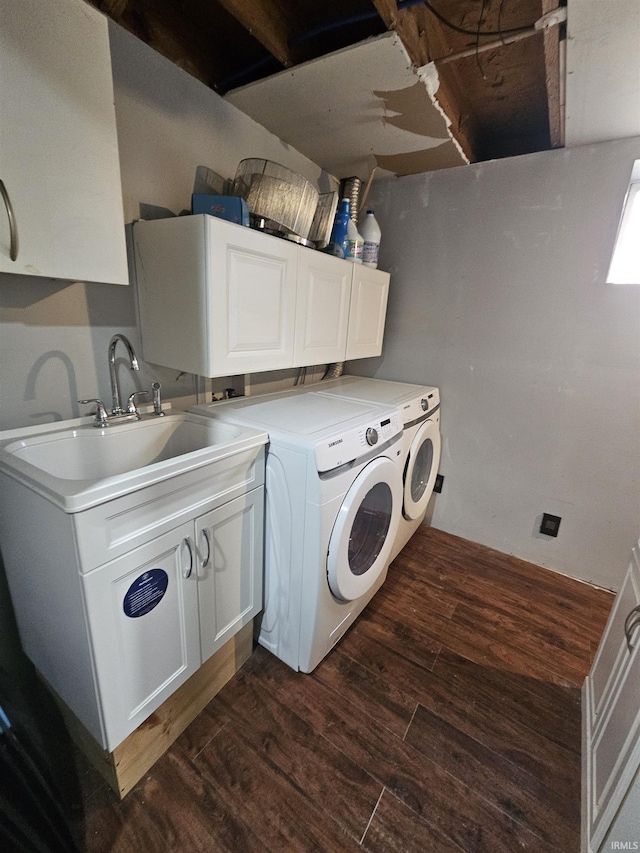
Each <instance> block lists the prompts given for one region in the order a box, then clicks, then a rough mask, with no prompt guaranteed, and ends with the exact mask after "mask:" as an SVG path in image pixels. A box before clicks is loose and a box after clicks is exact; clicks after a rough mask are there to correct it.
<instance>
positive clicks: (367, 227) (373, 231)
mask: <svg viewBox="0 0 640 853" xmlns="http://www.w3.org/2000/svg"><path fill="white" fill-rule="evenodd" d="M360 233H361V234H362V239H363V240H364V246H363V249H362V263H363V264H364V265H365V266H367V267H377V266H378V252H379V250H380V238H381V236H382V232H381V231H380V226H379V225H378V223H377V222H376V218H375V216H374V215H373V210H367V215H366V216H365V218H364V222H363V223H362V225H361V226H360Z"/></svg>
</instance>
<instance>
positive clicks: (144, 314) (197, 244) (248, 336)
mask: <svg viewBox="0 0 640 853" xmlns="http://www.w3.org/2000/svg"><path fill="white" fill-rule="evenodd" d="M134 243H135V258H136V271H137V280H138V303H139V307H140V326H141V332H142V349H143V351H144V357H145V359H146V360H147V361H151V362H153V363H154V364H162V365H164V366H165V367H174V368H177V369H179V370H184V371H187V372H188V373H196V374H199V375H201V376H231V375H235V374H238V373H247V372H250V371H255V370H277V369H278V368H283V367H291V365H292V363H293V341H294V322H295V310H296V258H297V250H298V247H297V246H296V245H294V244H293V243H290V242H288V241H287V240H280V239H278V238H277V237H268V236H266V235H264V234H261V233H259V232H257V231H253V230H251V229H249V228H245V227H243V226H242V225H235V224H233V223H229V222H225V221H222V220H220V219H215V218H214V217H212V216H206V215H204V214H202V215H200V216H179V217H173V218H171V219H156V220H153V221H151V222H144V221H140V222H136V224H135V226H134Z"/></svg>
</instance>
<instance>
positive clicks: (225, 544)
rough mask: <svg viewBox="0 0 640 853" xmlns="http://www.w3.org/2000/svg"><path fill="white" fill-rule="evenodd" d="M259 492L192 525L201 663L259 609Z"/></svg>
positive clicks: (261, 513)
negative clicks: (196, 568) (195, 546)
mask: <svg viewBox="0 0 640 853" xmlns="http://www.w3.org/2000/svg"><path fill="white" fill-rule="evenodd" d="M263 518H264V496H263V489H255V490H254V491H253V492H249V494H247V495H243V496H242V497H241V498H236V500H234V501H230V502H229V503H228V504H225V505H224V506H222V507H220V508H219V509H214V510H213V512H210V513H207V515H204V516H202V517H201V518H199V519H198V520H197V521H196V541H197V542H198V545H199V554H200V559H199V561H198V609H199V617H200V618H199V625H200V650H201V658H202V663H204V662H205V661H206V660H208V659H209V658H210V657H211V655H212V654H214V653H215V652H217V651H218V649H219V648H221V647H222V646H223V645H224V644H225V643H226V642H227V640H228V639H229V637H231V636H232V635H233V634H235V633H236V632H237V631H238V630H239V629H240V628H242V626H243V625H246V623H247V621H248V620H249V619H253V617H254V616H255V615H256V614H257V613H258V612H259V611H260V609H261V607H262V542H263V533H264V525H263Z"/></svg>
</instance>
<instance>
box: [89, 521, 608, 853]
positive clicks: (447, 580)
mask: <svg viewBox="0 0 640 853" xmlns="http://www.w3.org/2000/svg"><path fill="white" fill-rule="evenodd" d="M612 602H613V596H612V595H611V594H610V593H607V592H604V591H602V590H598V589H594V588H592V587H590V586H588V585H586V584H582V583H579V582H577V581H573V580H570V579H568V578H565V577H563V576H561V575H557V574H554V573H553V572H549V571H546V570H544V569H541V568H538V567H537V566H534V565H531V564H529V563H525V562H522V561H521V560H517V559H515V558H512V557H508V556H505V555H503V554H500V553H498V552H496V551H492V550H489V549H488V548H484V547H482V546H480V545H475V544H472V543H470V542H466V541H464V540H462V539H458V538H456V537H453V536H450V535H448V534H445V533H442V532H440V531H437V530H433V529H426V528H423V529H422V530H421V531H420V532H419V533H418V534H417V535H416V536H415V537H414V538H413V539H412V540H411V542H410V543H409V545H408V546H407V547H406V548H405V550H404V551H403V552H402V554H400V556H399V557H398V558H397V559H396V560H395V562H394V563H393V564H392V566H391V568H390V570H389V577H388V580H387V582H386V583H385V585H384V586H383V587H382V589H381V590H380V592H379V593H378V595H377V596H376V597H375V598H374V599H373V601H372V602H371V603H370V605H369V606H368V608H367V609H366V610H365V612H364V613H363V614H362V616H361V617H360V619H359V620H358V622H357V623H356V624H355V625H354V626H353V627H352V628H351V629H350V631H349V632H348V634H347V635H346V636H345V637H344V639H343V640H342V642H341V643H340V644H339V645H338V646H337V647H336V648H335V649H334V650H333V651H332V652H331V654H330V655H329V656H328V657H327V658H326V659H325V660H324V661H323V662H322V664H321V665H320V666H319V667H318V668H317V669H316V670H315V672H314V673H313V674H312V675H303V674H300V673H295V672H293V671H291V670H290V669H289V668H288V667H287V666H285V665H284V664H283V663H281V662H280V661H279V660H277V659H276V658H275V657H273V656H272V655H270V654H269V653H267V652H266V651H264V650H263V649H262V648H260V647H258V648H257V649H256V650H255V652H254V654H253V656H252V657H251V658H250V660H249V661H248V662H247V663H246V664H245V666H244V667H243V669H242V670H241V671H240V672H239V673H238V674H237V675H236V676H235V677H234V678H233V679H232V681H231V682H230V683H229V684H228V685H227V686H226V687H225V688H224V689H223V690H222V691H221V693H219V694H218V696H216V698H215V699H214V700H213V701H212V702H211V703H210V704H209V705H208V706H207V708H206V709H205V711H204V712H203V713H202V714H201V715H200V716H199V717H198V718H197V719H196V720H195V721H194V722H193V723H192V725H191V726H190V727H189V728H188V729H187V730H186V732H184V734H183V735H182V736H181V737H180V738H179V739H178V741H177V742H176V743H175V744H174V746H173V747H172V748H171V749H170V750H169V751H168V752H167V753H166V754H165V756H164V757H163V758H162V759H161V760H160V761H159V762H158V763H157V764H156V765H155V766H154V767H153V768H152V770H151V771H150V772H149V773H148V774H147V775H146V776H145V777H144V779H143V780H142V781H141V782H140V783H139V784H138V785H137V786H136V788H135V789H134V790H133V791H132V792H131V793H130V794H129V795H128V796H127V797H126V798H125V800H124V801H123V802H122V803H117V802H116V799H115V797H114V796H113V795H112V794H111V793H110V792H109V791H108V790H107V788H106V786H104V785H102V784H101V783H100V782H99V781H98V780H97V777H95V776H94V775H92V774H91V773H90V772H87V776H86V778H85V779H84V788H85V816H84V819H83V820H82V821H80V822H79V825H78V836H79V838H80V843H81V846H82V849H83V850H86V851H91V853H93V851H96V853H97V851H100V853H106V851H109V853H116V852H117V853H134V851H136V852H137V851H153V853H155V851H158V853H166V851H176V853H194V851H212V852H213V851H230V853H243V851H273V853H289V851H310V850H315V851H339V853H342V852H343V851H344V853H349V851H363V850H364V851H370V853H377V851H402V853H413V851H416V853H425V851H434V853H454V851H455V853H459V851H461V850H462V851H467V853H513V851H516V850H521V851H532V852H533V853H560V851H561V853H578V850H579V846H580V844H579V841H580V689H579V688H580V686H581V684H582V680H583V679H584V676H585V675H586V673H587V671H588V669H589V667H590V663H591V659H592V656H593V654H594V652H595V649H596V647H597V643H598V641H599V638H600V635H601V633H602V630H603V628H604V625H605V622H606V619H607V616H608V612H609V608H610V606H611V604H612Z"/></svg>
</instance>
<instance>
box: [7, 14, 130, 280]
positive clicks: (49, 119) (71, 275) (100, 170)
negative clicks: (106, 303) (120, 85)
mask: <svg viewBox="0 0 640 853" xmlns="http://www.w3.org/2000/svg"><path fill="white" fill-rule="evenodd" d="M0 20H1V21H2V26H0V80H2V85H0V115H1V116H2V121H1V122H0V163H1V164H2V166H1V174H0V179H2V181H3V182H4V184H5V187H6V190H7V193H8V194H9V197H10V201H11V204H12V206H13V211H14V214H15V222H16V226H17V232H18V239H19V249H18V256H17V259H16V260H15V261H12V260H11V258H10V233H9V222H8V216H7V213H6V211H5V206H4V204H3V202H2V201H1V200H0V270H2V271H5V272H13V273H23V274H26V275H36V276H37V275H40V276H47V277H51V278H61V279H72V280H74V281H104V282H113V283H115V284H128V283H129V279H128V272H127V258H126V247H125V233H124V217H123V209H122V190H121V185H120V164H119V160H118V142H117V137H116V122H115V110H114V104H113V82H112V77H111V58H110V54H109V34H108V29H107V19H106V18H105V17H104V16H103V15H102V14H100V13H99V12H97V11H96V10H95V9H92V8H91V6H89V5H88V4H87V3H85V2H84V0H64V2H51V0H20V2H19V3H16V2H15V0H0Z"/></svg>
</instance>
